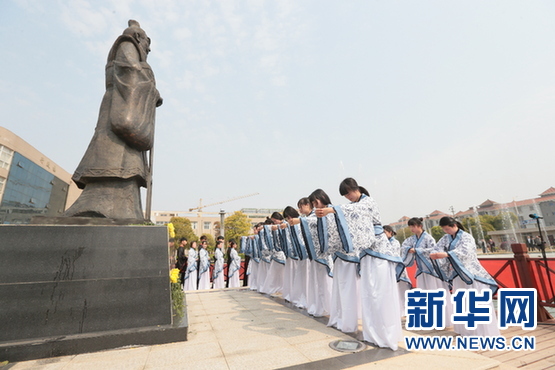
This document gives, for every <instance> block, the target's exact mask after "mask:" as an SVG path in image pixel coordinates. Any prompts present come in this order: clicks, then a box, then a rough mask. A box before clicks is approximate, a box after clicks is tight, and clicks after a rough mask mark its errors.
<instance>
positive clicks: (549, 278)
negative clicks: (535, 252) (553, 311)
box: [536, 216, 555, 301]
mask: <svg viewBox="0 0 555 370" xmlns="http://www.w3.org/2000/svg"><path fill="white" fill-rule="evenodd" d="M536 222H537V223H538V231H539V233H540V241H541V245H540V248H541V251H542V257H543V263H544V264H545V273H546V274H547V279H548V280H549V287H550V288H551V294H552V295H553V297H552V298H551V300H554V301H555V291H554V290H553V283H552V282H551V274H550V273H549V265H548V264H547V256H546V254H545V242H544V240H543V234H542V228H541V226H540V218H539V217H537V216H536ZM546 298H547V297H546Z"/></svg>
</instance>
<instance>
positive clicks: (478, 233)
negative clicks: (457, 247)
mask: <svg viewBox="0 0 555 370" xmlns="http://www.w3.org/2000/svg"><path fill="white" fill-rule="evenodd" d="M492 220H493V216H489V215H483V216H478V219H476V217H468V218H465V219H464V220H462V222H461V223H462V225H463V226H464V228H465V229H466V231H467V232H468V233H470V234H471V235H472V236H473V237H474V239H475V240H476V243H479V242H480V240H482V239H485V240H487V239H488V238H489V235H488V232H490V231H495V227H493V225H492V224H491V222H492Z"/></svg>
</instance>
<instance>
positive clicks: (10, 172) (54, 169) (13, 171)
mask: <svg viewBox="0 0 555 370" xmlns="http://www.w3.org/2000/svg"><path fill="white" fill-rule="evenodd" d="M80 193H81V190H79V189H78V188H77V186H76V185H75V183H73V181H71V174H69V173H68V172H66V171H64V170H63V169H62V168H61V167H60V166H58V165H57V164H56V163H54V162H53V161H52V160H50V159H49V158H48V157H46V156H45V155H44V154H42V153H41V152H39V151H38V150H37V149H35V148H34V147H33V146H31V145H30V144H28V143H27V142H25V141H24V140H23V139H21V138H20V137H19V136H17V135H15V134H14V133H13V132H11V131H9V130H7V129H5V128H4V127H0V223H2V224H25V223H29V222H30V221H31V218H32V217H33V216H37V215H43V216H61V215H62V214H63V212H64V211H65V210H66V209H67V208H68V207H69V206H70V205H71V204H73V202H74V201H75V200H76V199H77V197H78V196H79V194H80Z"/></svg>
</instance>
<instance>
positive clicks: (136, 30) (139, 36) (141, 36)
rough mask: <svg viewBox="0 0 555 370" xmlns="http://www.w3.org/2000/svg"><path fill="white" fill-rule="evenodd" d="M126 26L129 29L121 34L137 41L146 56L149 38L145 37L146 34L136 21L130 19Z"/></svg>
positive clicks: (148, 49) (148, 48)
mask: <svg viewBox="0 0 555 370" xmlns="http://www.w3.org/2000/svg"><path fill="white" fill-rule="evenodd" d="M127 24H128V25H129V27H127V28H126V29H125V30H124V31H123V34H124V35H129V36H132V37H133V38H134V39H135V40H137V42H138V43H139V45H140V46H141V48H142V49H143V50H144V51H145V53H146V54H148V53H149V52H150V38H149V37H148V36H147V35H146V32H145V31H144V30H143V29H142V28H141V25H140V24H139V22H137V21H136V20H133V19H130V20H129V22H127Z"/></svg>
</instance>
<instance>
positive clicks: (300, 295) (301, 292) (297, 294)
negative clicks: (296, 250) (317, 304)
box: [291, 259, 309, 308]
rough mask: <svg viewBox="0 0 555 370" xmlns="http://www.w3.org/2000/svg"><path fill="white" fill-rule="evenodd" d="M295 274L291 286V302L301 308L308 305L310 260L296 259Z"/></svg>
mask: <svg viewBox="0 0 555 370" xmlns="http://www.w3.org/2000/svg"><path fill="white" fill-rule="evenodd" d="M294 262H295V263H294V264H293V266H295V267H294V274H293V284H292V286H291V302H293V304H294V305H295V306H297V307H299V308H305V307H306V297H307V291H308V282H307V277H308V267H309V260H308V259H304V260H300V259H299V260H297V261H294Z"/></svg>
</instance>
